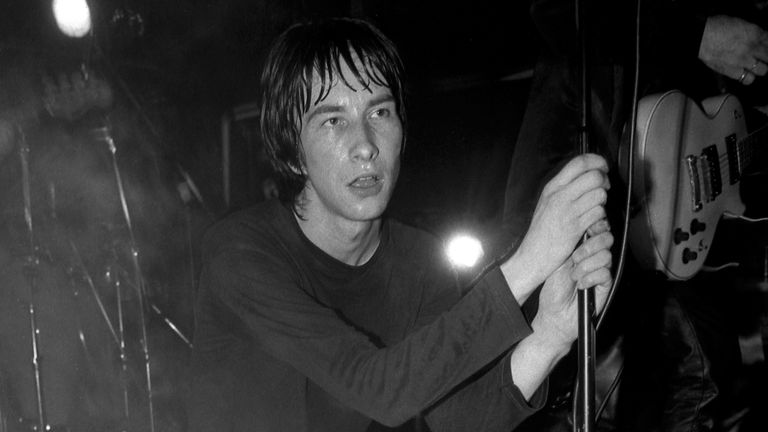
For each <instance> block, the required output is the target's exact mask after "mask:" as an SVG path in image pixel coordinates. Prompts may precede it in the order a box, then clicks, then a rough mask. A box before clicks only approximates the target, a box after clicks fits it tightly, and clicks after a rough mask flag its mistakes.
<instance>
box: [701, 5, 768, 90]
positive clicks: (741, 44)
mask: <svg viewBox="0 0 768 432" xmlns="http://www.w3.org/2000/svg"><path fill="white" fill-rule="evenodd" d="M699 60H701V61H702V62H704V64H705V65H707V67H709V68H710V69H712V70H713V71H715V72H717V73H720V74H722V75H725V76H727V77H729V78H733V79H735V80H737V81H739V82H740V83H741V84H744V85H750V84H752V83H753V82H755V79H756V78H757V77H760V76H763V75H765V74H766V73H768V65H766V63H767V62H768V32H766V31H765V30H763V29H762V28H761V27H760V26H758V25H755V24H752V23H750V22H747V21H744V20H742V19H739V18H735V17H730V16H725V15H716V16H711V17H709V18H707V23H706V25H705V26H704V34H703V35H702V37H701V45H700V46H699Z"/></svg>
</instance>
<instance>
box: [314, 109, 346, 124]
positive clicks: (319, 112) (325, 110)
mask: <svg viewBox="0 0 768 432" xmlns="http://www.w3.org/2000/svg"><path fill="white" fill-rule="evenodd" d="M343 111H344V107H342V106H341V105H320V106H317V107H315V108H313V109H312V111H311V112H310V113H309V116H307V123H309V122H311V121H312V118H314V117H315V116H318V115H320V114H328V113H339V112H343Z"/></svg>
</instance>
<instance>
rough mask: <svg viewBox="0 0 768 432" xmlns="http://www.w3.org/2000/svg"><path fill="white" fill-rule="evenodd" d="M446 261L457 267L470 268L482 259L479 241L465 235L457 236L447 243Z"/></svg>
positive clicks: (481, 248) (481, 247)
mask: <svg viewBox="0 0 768 432" xmlns="http://www.w3.org/2000/svg"><path fill="white" fill-rule="evenodd" d="M446 252H447V254H448V259H449V260H450V261H451V263H453V265H455V266H457V267H465V268H467V267H472V266H474V265H475V264H477V261H478V260H480V258H482V256H483V254H484V252H483V246H482V244H480V240H478V239H476V238H474V237H472V236H470V235H466V234H461V235H457V236H455V237H454V238H452V239H451V241H450V242H448V247H447V249H446Z"/></svg>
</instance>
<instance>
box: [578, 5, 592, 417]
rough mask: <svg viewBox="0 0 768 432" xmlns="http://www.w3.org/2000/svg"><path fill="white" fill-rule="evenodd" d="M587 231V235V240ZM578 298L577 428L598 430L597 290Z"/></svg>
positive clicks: (583, 49) (583, 26) (582, 134)
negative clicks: (594, 318) (596, 422)
mask: <svg viewBox="0 0 768 432" xmlns="http://www.w3.org/2000/svg"><path fill="white" fill-rule="evenodd" d="M586 3H587V1H586V0H576V29H577V33H578V43H579V57H580V58H579V63H580V74H579V75H580V76H579V78H580V83H579V84H580V93H581V94H580V96H581V110H580V121H579V152H580V153H581V154H584V153H587V152H589V125H590V112H591V111H590V110H591V98H590V96H591V89H590V85H589V79H590V76H589V68H588V63H589V56H588V51H587V43H586V41H587V17H586V11H585V6H586ZM586 239H587V234H584V240H586ZM577 301H578V312H579V317H578V322H579V324H578V329H579V339H578V354H579V367H578V384H579V385H578V389H579V390H578V392H577V393H576V406H577V416H576V419H577V421H576V422H575V423H574V428H575V429H576V430H577V431H579V432H593V431H594V430H595V342H594V339H595V326H594V323H593V319H592V318H593V315H594V312H595V289H594V287H584V288H583V289H579V290H577Z"/></svg>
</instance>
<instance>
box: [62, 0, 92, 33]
mask: <svg viewBox="0 0 768 432" xmlns="http://www.w3.org/2000/svg"><path fill="white" fill-rule="evenodd" d="M53 16H54V17H55V18H56V25H57V26H59V30H61V32H62V33H64V34H65V35H67V36H69V37H78V38H79V37H83V36H85V35H86V34H88V32H89V31H91V10H90V8H88V3H87V2H86V0H53Z"/></svg>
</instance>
